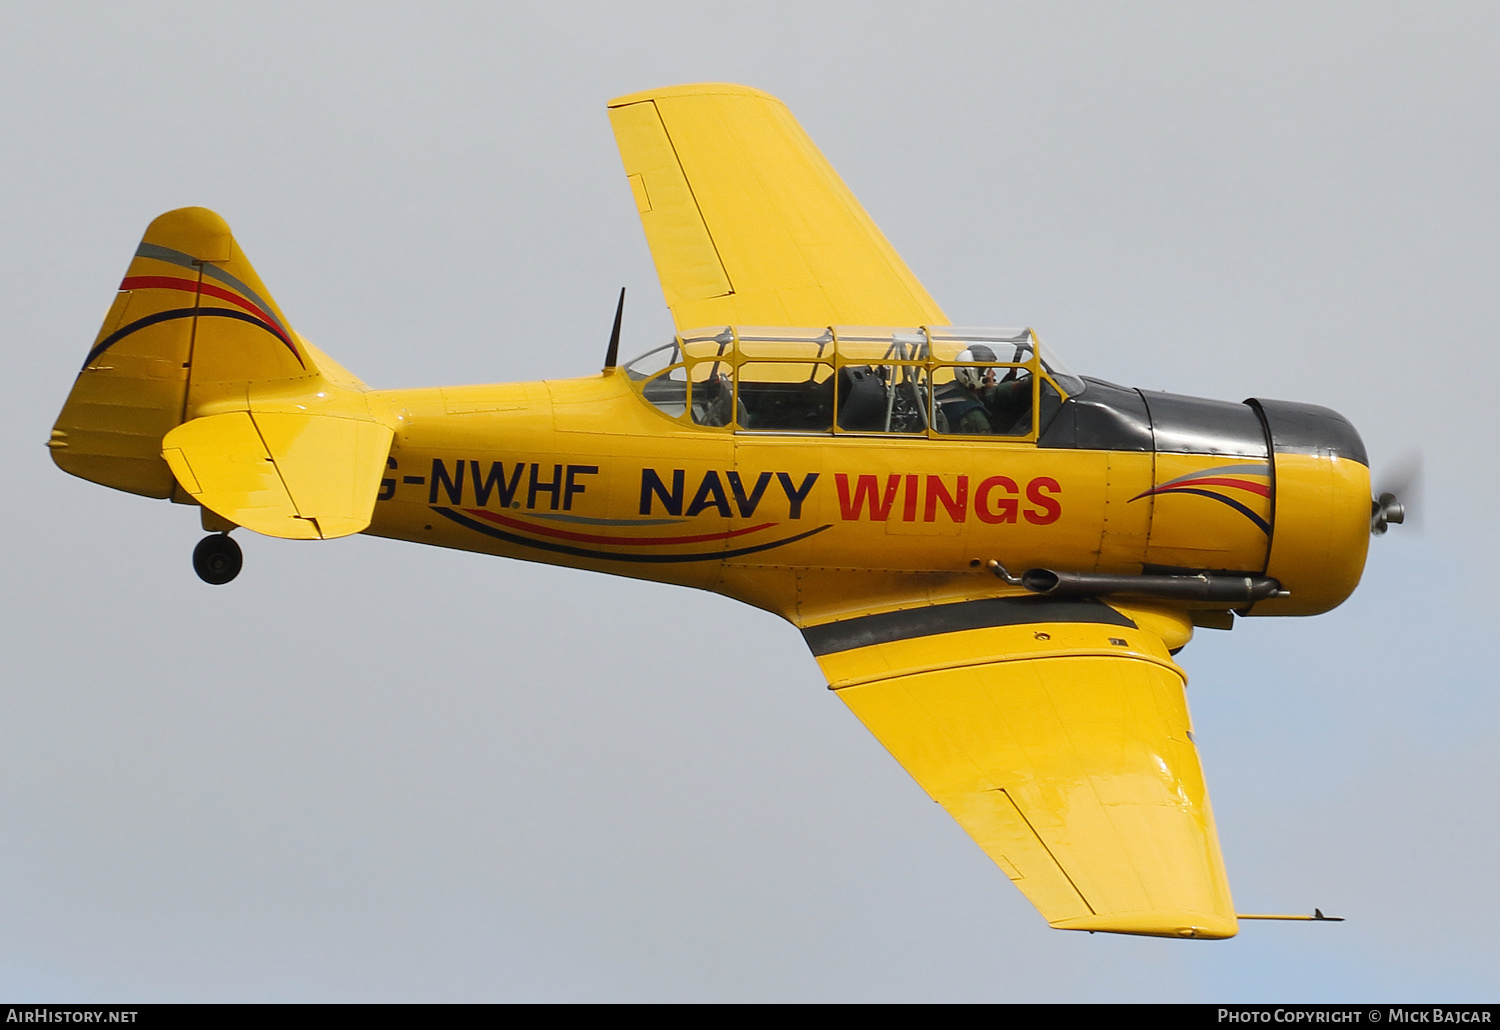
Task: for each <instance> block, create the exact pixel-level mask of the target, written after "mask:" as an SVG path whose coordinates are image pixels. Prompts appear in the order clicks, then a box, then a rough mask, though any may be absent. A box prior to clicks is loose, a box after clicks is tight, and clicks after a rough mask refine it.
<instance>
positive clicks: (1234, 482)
mask: <svg viewBox="0 0 1500 1030" xmlns="http://www.w3.org/2000/svg"><path fill="white" fill-rule="evenodd" d="M1185 486H1232V487H1235V488H1236V489H1239V490H1248V491H1250V492H1251V493H1252V494H1260V495H1261V496H1262V497H1270V496H1271V488H1270V487H1269V486H1268V485H1267V484H1265V483H1252V482H1250V481H1248V480H1245V479H1223V478H1220V477H1217V476H1213V477H1210V478H1208V479H1189V480H1186V481H1185V482H1182V483H1173V484H1172V485H1171V486H1161V487H1157V488H1156V489H1155V490H1152V491H1151V492H1152V493H1154V494H1155V493H1164V492H1166V491H1168V490H1177V489H1180V488H1181V487H1185Z"/></svg>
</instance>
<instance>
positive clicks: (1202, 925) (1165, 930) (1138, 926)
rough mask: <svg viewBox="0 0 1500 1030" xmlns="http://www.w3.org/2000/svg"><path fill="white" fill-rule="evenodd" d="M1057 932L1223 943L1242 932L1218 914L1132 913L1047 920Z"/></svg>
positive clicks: (1228, 919)
mask: <svg viewBox="0 0 1500 1030" xmlns="http://www.w3.org/2000/svg"><path fill="white" fill-rule="evenodd" d="M1048 921H1049V922H1050V923H1051V924H1052V927H1053V928H1054V929H1057V930H1088V931H1089V932H1090V933H1101V932H1102V933H1125V934H1134V935H1138V936H1142V937H1174V938H1178V939H1184V940H1210V941H1220V940H1225V939H1227V938H1230V937H1233V936H1234V935H1235V934H1236V933H1238V932H1239V924H1238V922H1237V921H1236V919H1235V917H1234V916H1233V915H1227V916H1226V915H1224V914H1222V913H1218V912H1180V911H1179V912H1133V913H1116V914H1111V915H1094V916H1085V917H1084V918H1082V919H1059V920H1055V921H1053V920H1048Z"/></svg>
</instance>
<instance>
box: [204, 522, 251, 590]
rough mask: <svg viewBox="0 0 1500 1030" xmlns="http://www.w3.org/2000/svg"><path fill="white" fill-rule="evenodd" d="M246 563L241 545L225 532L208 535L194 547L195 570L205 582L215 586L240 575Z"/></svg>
mask: <svg viewBox="0 0 1500 1030" xmlns="http://www.w3.org/2000/svg"><path fill="white" fill-rule="evenodd" d="M244 564H245V556H244V554H243V553H242V552H241V551H240V545H239V544H237V543H235V542H234V541H233V540H231V539H229V537H228V535H226V534H224V533H215V534H214V535H213V536H206V537H204V538H203V539H202V540H199V541H198V546H197V547H195V548H193V571H194V572H196V573H197V574H198V578H199V579H201V580H203V582H205V583H212V584H213V585H214V586H222V585H223V584H225V583H228V582H229V581H230V580H231V579H233V578H234V577H236V576H238V575H239V574H240V566H242V565H244Z"/></svg>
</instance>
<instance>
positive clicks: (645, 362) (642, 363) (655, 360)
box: [625, 340, 682, 379]
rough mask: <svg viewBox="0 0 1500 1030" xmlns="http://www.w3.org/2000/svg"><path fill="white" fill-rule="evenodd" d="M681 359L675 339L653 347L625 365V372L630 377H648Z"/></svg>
mask: <svg viewBox="0 0 1500 1030" xmlns="http://www.w3.org/2000/svg"><path fill="white" fill-rule="evenodd" d="M681 360H682V354H681V351H680V350H679V348H678V346H677V341H676V340H673V341H672V342H671V343H664V344H662V345H661V346H660V347H654V348H652V349H651V350H648V351H647V352H646V353H644V354H642V355H641V356H640V357H638V358H636V359H635V360H634V361H631V362H630V363H629V364H627V365H626V366H625V374H626V375H628V376H630V378H632V379H650V378H651V377H652V376H653V375H655V374H656V373H658V372H660V371H661V370H662V369H664V368H667V367H668V366H670V365H675V364H677V362H679V361H681Z"/></svg>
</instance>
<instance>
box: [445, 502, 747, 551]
mask: <svg viewBox="0 0 1500 1030" xmlns="http://www.w3.org/2000/svg"><path fill="white" fill-rule="evenodd" d="M464 511H465V512H466V513H468V514H470V515H474V516H477V517H479V518H481V519H485V520H487V521H489V522H495V523H498V524H499V525H502V526H509V527H511V528H512V529H524V530H526V532H528V533H536V534H538V535H539V536H551V537H557V538H558V539H561V540H579V541H582V542H584V543H590V544H620V545H624V546H626V547H650V546H651V545H653V544H701V543H703V542H704V541H706V540H728V539H730V538H731V537H737V536H744V535H745V534H746V533H758V532H760V531H761V530H762V529H770V528H771V527H772V526H774V525H776V523H774V522H762V523H761V524H760V525H758V526H748V527H746V528H744V529H733V530H729V531H728V532H725V533H705V534H703V535H702V536H650V537H635V538H630V537H618V536H601V535H599V534H595V533H570V532H568V531H567V530H565V529H553V528H552V527H551V526H534V525H532V524H531V523H530V522H522V521H520V520H519V519H512V518H507V517H505V516H504V515H501V514H500V513H499V512H493V511H487V510H485V509H484V508H465V509H464Z"/></svg>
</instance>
